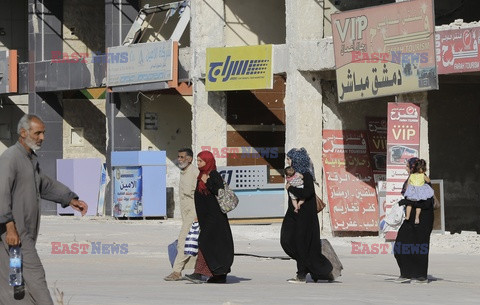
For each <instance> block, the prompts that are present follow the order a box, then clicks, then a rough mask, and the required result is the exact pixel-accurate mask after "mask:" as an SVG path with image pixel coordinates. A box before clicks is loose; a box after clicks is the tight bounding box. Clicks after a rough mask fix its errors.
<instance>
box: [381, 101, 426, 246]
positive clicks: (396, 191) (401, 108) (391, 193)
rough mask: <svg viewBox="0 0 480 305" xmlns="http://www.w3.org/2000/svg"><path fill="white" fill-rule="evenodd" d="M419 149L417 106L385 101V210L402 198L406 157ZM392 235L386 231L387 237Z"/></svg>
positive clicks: (416, 152) (418, 112) (414, 153)
mask: <svg viewBox="0 0 480 305" xmlns="http://www.w3.org/2000/svg"><path fill="white" fill-rule="evenodd" d="M419 151H420V107H419V106H418V105H416V104H412V103H388V129H387V200H386V211H388V210H389V209H390V208H391V207H392V205H393V204H394V203H395V202H398V201H399V200H401V199H402V198H403V196H402V194H401V191H402V187H403V183H404V182H405V180H406V179H407V178H408V172H407V170H406V163H407V160H408V159H410V158H413V157H418V156H419ZM394 235H395V234H393V235H392V234H388V233H387V234H386V238H387V239H391V238H393V237H394Z"/></svg>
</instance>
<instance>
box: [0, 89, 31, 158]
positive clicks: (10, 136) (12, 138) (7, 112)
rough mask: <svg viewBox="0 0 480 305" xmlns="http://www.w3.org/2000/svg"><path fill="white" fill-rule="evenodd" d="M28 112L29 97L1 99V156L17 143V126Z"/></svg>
mask: <svg viewBox="0 0 480 305" xmlns="http://www.w3.org/2000/svg"><path fill="white" fill-rule="evenodd" d="M26 112H28V96H26V95H18V96H2V97H0V154H2V153H3V152H4V151H5V150H6V149H7V148H8V147H10V146H12V145H13V144H15V142H17V139H18V134H17V125H18V121H19V120H20V118H21V117H22V116H23V115H24V114H25V113H26Z"/></svg>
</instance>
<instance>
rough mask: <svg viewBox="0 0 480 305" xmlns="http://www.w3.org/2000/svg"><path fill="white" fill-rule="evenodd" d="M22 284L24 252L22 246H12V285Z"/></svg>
mask: <svg viewBox="0 0 480 305" xmlns="http://www.w3.org/2000/svg"><path fill="white" fill-rule="evenodd" d="M21 285H22V254H21V253H20V247H18V246H16V247H10V286H21Z"/></svg>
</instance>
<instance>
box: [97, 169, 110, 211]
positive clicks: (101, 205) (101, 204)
mask: <svg viewBox="0 0 480 305" xmlns="http://www.w3.org/2000/svg"><path fill="white" fill-rule="evenodd" d="M107 179H108V173H107V164H106V163H103V164H102V174H101V178H100V190H99V192H98V206H97V215H98V216H103V215H104V214H105V190H106V188H107Z"/></svg>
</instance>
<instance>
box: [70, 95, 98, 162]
mask: <svg viewBox="0 0 480 305" xmlns="http://www.w3.org/2000/svg"><path fill="white" fill-rule="evenodd" d="M77 92H78V91H77ZM63 119H64V123H63V158H64V159H73V158H100V159H101V160H102V162H105V160H106V156H105V153H106V146H107V144H106V140H107V139H106V138H107V136H106V117H105V99H88V98H87V97H85V96H82V95H81V94H80V92H78V93H77V95H75V96H73V95H72V94H71V93H68V92H67V93H64V96H63Z"/></svg>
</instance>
